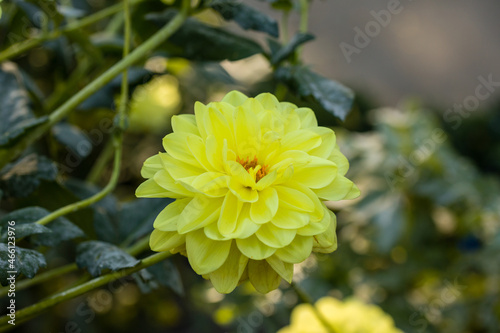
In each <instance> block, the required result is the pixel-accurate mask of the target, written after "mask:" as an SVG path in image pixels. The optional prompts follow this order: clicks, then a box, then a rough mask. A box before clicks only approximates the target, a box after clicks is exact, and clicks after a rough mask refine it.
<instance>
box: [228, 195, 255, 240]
mask: <svg viewBox="0 0 500 333" xmlns="http://www.w3.org/2000/svg"><path fill="white" fill-rule="evenodd" d="M259 228H260V225H259V224H256V223H254V222H253V221H252V220H251V219H250V204H249V203H244V204H243V207H242V208H241V211H240V214H239V216H238V222H237V223H236V228H235V229H234V231H233V233H231V234H228V236H230V237H231V238H247V237H250V236H251V235H253V234H255V232H256V231H257V230H258V229H259Z"/></svg>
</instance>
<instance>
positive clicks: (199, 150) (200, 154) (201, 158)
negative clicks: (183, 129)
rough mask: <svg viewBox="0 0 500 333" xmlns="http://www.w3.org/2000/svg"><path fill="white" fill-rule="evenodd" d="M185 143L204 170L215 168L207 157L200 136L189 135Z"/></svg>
mask: <svg viewBox="0 0 500 333" xmlns="http://www.w3.org/2000/svg"><path fill="white" fill-rule="evenodd" d="M187 145H188V148H189V151H191V154H193V156H194V157H195V158H196V160H197V161H198V163H199V164H200V165H202V166H203V168H204V169H205V170H210V171H211V170H215V169H214V168H213V167H212V165H211V164H210V162H209V161H208V159H207V150H206V149H207V147H206V146H205V142H204V141H203V139H202V138H200V137H199V136H194V135H190V136H188V137H187Z"/></svg>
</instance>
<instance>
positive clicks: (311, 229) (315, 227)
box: [297, 207, 333, 236]
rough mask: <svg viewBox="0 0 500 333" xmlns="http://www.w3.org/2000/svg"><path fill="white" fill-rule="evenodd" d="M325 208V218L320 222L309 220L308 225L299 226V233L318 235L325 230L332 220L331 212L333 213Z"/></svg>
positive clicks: (302, 234)
mask: <svg viewBox="0 0 500 333" xmlns="http://www.w3.org/2000/svg"><path fill="white" fill-rule="evenodd" d="M323 209H324V214H323V218H322V219H321V220H320V221H319V222H313V221H311V222H309V223H308V224H307V225H306V226H304V227H302V228H299V229H298V230H297V234H298V235H301V236H316V235H319V234H321V233H323V232H325V231H326V230H327V229H328V227H329V226H330V223H331V221H332V217H331V215H330V213H331V214H333V213H332V212H331V211H330V210H329V209H328V208H326V207H324V208H323Z"/></svg>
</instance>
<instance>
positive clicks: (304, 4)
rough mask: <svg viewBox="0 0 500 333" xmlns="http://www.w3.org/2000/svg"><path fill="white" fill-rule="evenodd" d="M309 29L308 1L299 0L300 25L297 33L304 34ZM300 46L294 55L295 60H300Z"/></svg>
mask: <svg viewBox="0 0 500 333" xmlns="http://www.w3.org/2000/svg"><path fill="white" fill-rule="evenodd" d="M308 28H309V0H300V25H299V31H300V32H302V33H306V32H307V30H308ZM302 48H303V47H302V46H299V47H298V48H297V51H296V54H297V59H299V58H300V53H301V52H302Z"/></svg>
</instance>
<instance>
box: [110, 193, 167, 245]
mask: <svg viewBox="0 0 500 333" xmlns="http://www.w3.org/2000/svg"><path fill="white" fill-rule="evenodd" d="M171 202H173V200H172V199H163V198H162V199H150V198H148V199H136V200H133V201H130V202H126V203H124V204H123V205H122V206H121V207H120V210H119V212H118V221H119V224H118V225H119V242H120V243H121V242H126V244H127V245H128V244H131V242H132V241H133V240H135V239H137V238H139V237H141V236H143V235H146V234H148V233H150V232H152V231H153V222H154V220H155V218H156V216H158V214H159V213H160V212H161V211H162V210H163V209H164V208H165V207H166V206H167V205H169V204H170V203H171Z"/></svg>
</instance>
